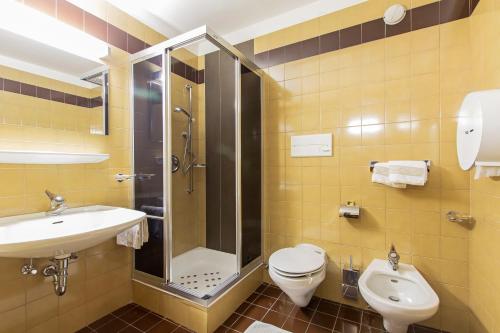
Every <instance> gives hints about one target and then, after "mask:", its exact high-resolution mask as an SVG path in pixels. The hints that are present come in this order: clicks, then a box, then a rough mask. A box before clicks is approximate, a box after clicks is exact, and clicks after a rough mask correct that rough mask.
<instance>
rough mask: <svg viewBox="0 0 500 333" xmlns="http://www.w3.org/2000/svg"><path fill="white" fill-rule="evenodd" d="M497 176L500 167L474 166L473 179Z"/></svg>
mask: <svg viewBox="0 0 500 333" xmlns="http://www.w3.org/2000/svg"><path fill="white" fill-rule="evenodd" d="M497 176H500V166H484V165H477V164H476V173H475V174H474V179H479V178H481V177H497Z"/></svg>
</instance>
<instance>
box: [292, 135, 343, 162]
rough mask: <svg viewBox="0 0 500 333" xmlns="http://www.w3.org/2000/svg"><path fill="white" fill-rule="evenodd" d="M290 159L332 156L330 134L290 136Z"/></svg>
mask: <svg viewBox="0 0 500 333" xmlns="http://www.w3.org/2000/svg"><path fill="white" fill-rule="evenodd" d="M291 141H292V142H291V156H292V157H316V156H332V155H333V148H332V133H326V134H312V135H292V137H291Z"/></svg>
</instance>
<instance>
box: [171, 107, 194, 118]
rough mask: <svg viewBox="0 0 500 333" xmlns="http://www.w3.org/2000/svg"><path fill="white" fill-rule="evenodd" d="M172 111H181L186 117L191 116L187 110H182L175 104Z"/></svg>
mask: <svg viewBox="0 0 500 333" xmlns="http://www.w3.org/2000/svg"><path fill="white" fill-rule="evenodd" d="M174 112H182V113H184V114H185V115H186V117H188V118H191V114H190V113H189V112H187V111H186V110H184V109H183V108H181V107H179V106H177V107H176V108H175V109H174Z"/></svg>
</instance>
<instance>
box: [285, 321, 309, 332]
mask: <svg viewBox="0 0 500 333" xmlns="http://www.w3.org/2000/svg"><path fill="white" fill-rule="evenodd" d="M308 325H309V324H308V323H306V322H305V321H302V320H300V319H297V318H293V317H288V319H287V320H286V321H285V324H283V327H282V328H283V329H284V330H286V331H290V332H292V333H305V331H306V330H307V326H308Z"/></svg>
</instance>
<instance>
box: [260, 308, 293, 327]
mask: <svg viewBox="0 0 500 333" xmlns="http://www.w3.org/2000/svg"><path fill="white" fill-rule="evenodd" d="M287 317H288V316H287V315H286V314H283V313H279V312H276V311H269V312H268V313H267V314H266V315H265V316H264V318H263V319H262V321H263V322H264V323H268V324H271V325H274V326H276V327H281V326H283V324H284V323H285V321H286V319H287Z"/></svg>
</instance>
